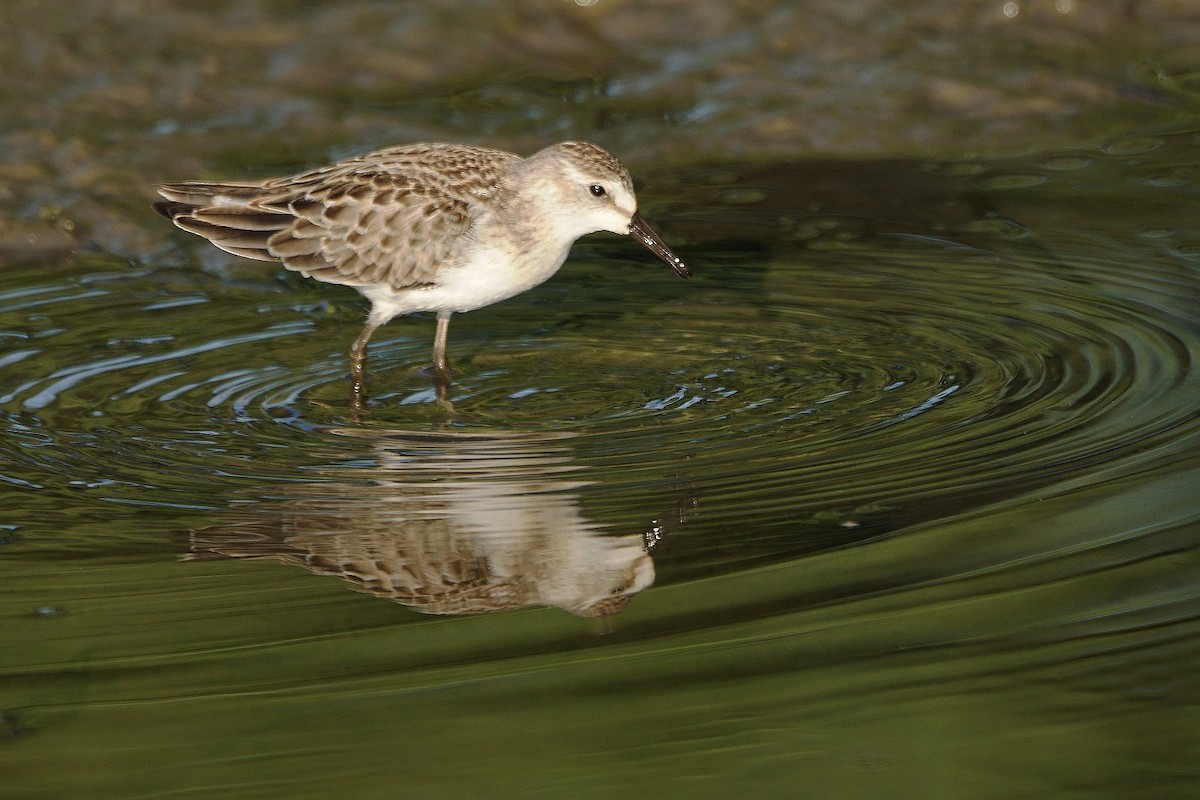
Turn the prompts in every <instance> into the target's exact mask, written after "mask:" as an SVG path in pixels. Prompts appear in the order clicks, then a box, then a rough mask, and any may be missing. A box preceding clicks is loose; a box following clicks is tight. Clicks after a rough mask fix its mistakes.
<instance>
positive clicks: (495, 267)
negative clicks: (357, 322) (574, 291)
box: [357, 243, 570, 318]
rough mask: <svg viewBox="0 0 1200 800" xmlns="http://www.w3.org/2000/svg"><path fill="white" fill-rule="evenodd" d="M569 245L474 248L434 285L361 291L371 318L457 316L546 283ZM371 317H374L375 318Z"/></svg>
mask: <svg viewBox="0 0 1200 800" xmlns="http://www.w3.org/2000/svg"><path fill="white" fill-rule="evenodd" d="M569 250H570V243H568V244H567V246H566V247H563V248H561V249H559V250H558V251H557V252H555V251H549V252H547V251H545V250H543V251H541V252H537V253H515V252H511V251H508V250H505V249H500V248H492V247H481V248H477V249H476V250H475V251H474V252H473V253H472V254H471V256H470V258H468V259H467V260H466V261H465V262H463V263H462V264H457V265H453V266H447V267H445V268H444V269H442V270H440V271H439V272H438V274H437V277H436V283H434V284H431V285H426V286H415V287H409V288H403V289H395V288H392V287H391V286H361V287H357V288H358V290H359V291H360V292H361V293H362V294H363V296H365V297H366V298H367V299H368V300H370V301H371V303H372V305H373V306H374V314H378V315H380V316H385V317H387V318H391V317H394V316H397V315H399V314H409V313H412V312H414V311H451V312H455V313H461V312H464V311H474V310H475V309H477V308H483V307H484V306H488V305H491V304H492V303H498V302H500V301H501V300H507V299H508V298H510V297H513V296H514V295H518V294H520V293H521V292H525V291H528V290H530V289H532V288H533V287H534V286H537V285H538V284H540V283H543V282H545V281H546V280H547V279H548V278H549V277H550V276H551V275H553V274H554V273H556V272H558V270H559V267H561V266H562V264H563V262H564V261H566V258H567V253H568V251H569ZM374 314H373V315H374Z"/></svg>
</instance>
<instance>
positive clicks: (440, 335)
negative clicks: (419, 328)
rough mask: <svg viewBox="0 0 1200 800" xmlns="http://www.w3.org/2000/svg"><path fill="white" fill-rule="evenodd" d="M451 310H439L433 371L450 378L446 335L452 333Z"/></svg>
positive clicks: (434, 344) (434, 341) (434, 340)
mask: <svg viewBox="0 0 1200 800" xmlns="http://www.w3.org/2000/svg"><path fill="white" fill-rule="evenodd" d="M450 313H451V312H449V311H439V312H438V315H437V333H436V334H434V337H433V371H434V374H436V375H441V376H442V378H443V379H445V380H447V381H449V379H450V362H449V361H448V360H447V358H446V337H447V335H448V334H449V333H450Z"/></svg>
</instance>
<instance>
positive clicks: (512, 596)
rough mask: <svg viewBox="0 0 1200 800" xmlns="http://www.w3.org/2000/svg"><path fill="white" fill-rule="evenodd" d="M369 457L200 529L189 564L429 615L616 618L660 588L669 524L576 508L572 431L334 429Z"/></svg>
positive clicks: (194, 537)
mask: <svg viewBox="0 0 1200 800" xmlns="http://www.w3.org/2000/svg"><path fill="white" fill-rule="evenodd" d="M336 432H337V433H341V434H343V435H348V436H358V437H367V438H370V439H371V440H372V458H371V459H369V460H368V461H366V462H365V463H364V462H363V461H359V462H355V463H353V464H347V465H345V466H341V467H335V468H326V469H324V470H322V471H321V472H318V473H317V475H319V477H320V480H318V481H313V482H311V483H307V484H303V485H301V486H300V487H299V488H298V489H294V490H293V491H292V492H291V493H290V494H289V496H288V497H287V498H284V499H282V500H279V501H275V502H272V503H271V504H270V506H269V507H263V503H256V504H255V506H254V507H251V508H250V509H248V510H247V511H246V513H245V516H244V518H243V519H241V520H239V521H237V522H234V523H231V524H226V525H221V526H214V527H209V528H203V529H200V530H196V531H193V532H192V534H191V552H190V554H189V555H188V556H187V558H188V559H190V560H194V559H216V558H257V559H273V560H277V561H282V562H283V563H287V564H295V565H297V566H301V567H304V568H305V569H308V570H310V571H312V572H314V573H316V574H318V575H333V576H337V577H340V578H343V579H345V580H347V581H350V582H351V583H353V584H355V585H356V586H357V587H359V588H361V589H362V590H364V591H367V592H370V593H371V594H373V595H376V596H378V597H383V598H388V599H390V600H394V601H396V602H398V603H401V604H403V605H405V606H408V607H410V608H413V609H415V610H417V611H420V612H423V613H426V614H479V613H484V612H490V611H502V610H508V609H516V608H525V607H529V606H554V607H557V608H561V609H564V610H566V611H569V612H571V613H572V614H577V615H579V616H583V617H607V616H610V615H612V614H615V613H617V612H618V611H620V610H621V609H623V608H624V607H625V606H626V605H627V604H628V603H629V601H630V600H631V599H632V598H633V596H634V595H636V594H637V593H639V592H641V591H642V590H643V589H646V588H647V587H649V586H650V585H651V584H652V583H653V582H654V563H653V561H652V559H651V551H652V550H653V548H654V547H655V545H656V544H657V543H658V541H659V540H660V538H661V537H662V535H663V532H664V530H665V529H666V528H668V527H670V524H671V522H670V520H666V521H664V520H663V519H653V520H647V525H646V529H645V531H643V532H641V533H638V534H631V535H623V536H612V535H602V534H601V533H600V531H599V530H598V527H597V526H596V525H594V524H593V523H591V522H590V521H588V520H587V519H586V518H585V517H584V516H583V514H582V512H581V510H580V506H579V497H578V494H577V490H578V489H579V488H580V487H582V486H585V485H586V483H584V482H581V481H578V480H570V478H571V477H572V474H573V473H575V472H577V470H578V469H579V468H578V467H577V466H574V465H571V464H570V463H569V452H568V450H567V448H566V447H565V446H564V443H563V440H564V439H565V438H567V437H566V436H564V435H513V434H504V435H466V436H464V435H449V434H436V435H435V434H428V435H420V434H406V433H384V434H380V433H378V432H370V431H364V430H361V429H344V430H338V431H336Z"/></svg>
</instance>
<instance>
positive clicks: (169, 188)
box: [154, 142, 691, 404]
mask: <svg viewBox="0 0 1200 800" xmlns="http://www.w3.org/2000/svg"><path fill="white" fill-rule="evenodd" d="M158 191H159V194H161V195H162V196H163V197H164V198H166V199H165V201H162V202H158V203H155V205H154V208H155V209H156V210H157V211H158V212H159V213H161V214H162V215H163V216H165V217H167V218H169V219H170V220H171V221H172V222H174V223H175V224H176V225H178V226H179V227H180V228H182V229H183V230H185V231H189V232H191V233H194V234H197V235H199V236H202V237H204V238H205V239H207V240H208V241H210V242H211V243H213V244H214V245H216V246H217V247H219V248H221V249H222V250H225V251H227V252H230V253H234V254H236V255H239V256H244V257H246V258H253V259H258V260H260V261H278V262H282V263H283V265H284V266H285V267H286V268H288V269H290V270H295V271H296V272H299V273H300V274H302V275H305V276H307V277H310V278H315V279H316V280H319V281H324V282H326V283H338V284H343V285H346V286H353V287H354V288H355V289H357V290H358V291H359V292H360V293H362V295H363V296H364V297H366V298H367V299H368V300H369V301H371V310H370V313H369V314H368V316H367V322H366V325H365V326H364V327H363V330H362V333H361V334H359V336H358V338H357V339H356V340H355V341H354V344H353V346H352V347H351V348H350V374H351V391H352V398H353V400H354V402H355V403H356V404H361V402H362V399H363V393H364V371H365V364H366V355H367V342H368V341H369V340H370V338H371V334H373V333H374V332H375V330H376V329H377V328H378V327H379V326H380V325H383V324H384V323H385V322H387V321H388V320H390V319H392V318H393V317H396V316H399V315H401V314H409V313H412V312H415V311H432V312H436V313H437V332H436V334H435V336H434V341H433V369H434V375H435V377H438V376H440V378H441V380H442V381H448V375H449V364H448V362H447V359H446V334H447V332H448V330H449V325H450V315H451V314H453V313H454V312H463V311H474V310H475V309H477V308H482V307H483V306H486V305H490V304H492V303H496V302H499V301H500V300H506V299H507V298H509V297H512V296H514V295H517V294H520V293H521V292H524V291H526V290H528V289H532V288H533V287H534V286H537V285H538V284H540V283H542V282H543V281H545V280H546V279H547V278H549V277H550V276H551V275H553V274H554V273H555V272H557V271H558V268H559V267H561V266H562V264H563V262H564V261H565V260H566V257H567V252H568V251H569V250H570V248H571V245H572V244H573V243H574V242H575V240H576V239H578V238H579V237H581V236H584V235H585V234H589V233H594V232H597V231H612V232H614V233H619V234H626V235H629V236H632V237H633V238H634V239H637V240H638V241H639V242H641V243H642V244H644V245H645V246H646V247H648V248H649V249H650V250H651V252H653V253H654V254H655V255H657V256H658V257H659V258H661V259H662V260H663V261H665V262H666V263H667V265H668V266H670V267H671V268H672V269H673V270H675V272H676V273H678V274H679V275H680V276H681V277H684V278H686V277H688V276H690V275H691V271H690V270H689V269H688V268H687V266H686V265H685V264H684V263H683V261H681V260H680V259H679V258H678V257H677V256H676V255H675V254H674V253H672V252H671V249H670V248H669V247H667V245H666V244H665V243H664V242H663V240H662V239H661V238H660V237H659V235H658V234H657V233H655V232H654V229H653V228H651V227H650V225H649V224H648V223H647V222H646V220H645V219H643V218H642V216H641V214H639V213H638V210H637V198H636V197H635V196H634V192H633V183H632V181H631V180H630V178H629V173H628V172H627V171H626V169H625V167H623V166H622V165H621V162H620V161H618V160H617V159H616V158H614V157H613V156H612V155H611V154H610V153H608V152H607V151H606V150H604V149H603V148H601V147H598V146H596V145H594V144H589V143H587V142H561V143H559V144H556V145H551V146H550V147H547V148H545V149H544V150H541V151H539V152H537V153H535V154H533V155H532V156H529V157H528V158H521V157H520V156H517V155H514V154H512V153H507V152H504V151H502V150H492V149H488V148H483V147H472V146H468V145H459V144H411V145H401V146H399V147H389V148H386V149H384V150H377V151H375V152H372V153H367V154H365V155H360V156H357V157H354V158H350V159H347V160H345V161H339V162H337V163H335V164H331V165H329V166H325V167H319V168H317V169H314V170H311V171H308V172H302V173H300V174H298V175H292V176H289V177H285V178H273V179H269V180H265V181H261V182H232V183H224V182H221V183H210V182H204V181H195V182H186V183H168V184H164V185H162V186H161V187H159V190H158Z"/></svg>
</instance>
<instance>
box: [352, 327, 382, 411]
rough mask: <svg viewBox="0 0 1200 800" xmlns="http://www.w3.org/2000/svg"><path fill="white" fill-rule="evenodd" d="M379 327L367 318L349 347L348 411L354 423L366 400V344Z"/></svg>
mask: <svg viewBox="0 0 1200 800" xmlns="http://www.w3.org/2000/svg"><path fill="white" fill-rule="evenodd" d="M379 325H380V323H378V322H376V321H374V320H372V319H370V318H368V319H367V324H366V325H364V326H363V329H362V333H360V334H359V335H358V338H357V339H355V340H354V344H353V345H351V346H350V410H351V414H352V416H353V417H354V420H355V421H356V422H357V421H358V420H359V419H360V417H361V416H362V411H363V407H364V404H365V402H366V399H367V395H366V392H367V376H366V373H367V369H366V367H367V342H369V341H370V340H371V334H373V333H374V332H375V329H376V328H378V327H379Z"/></svg>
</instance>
